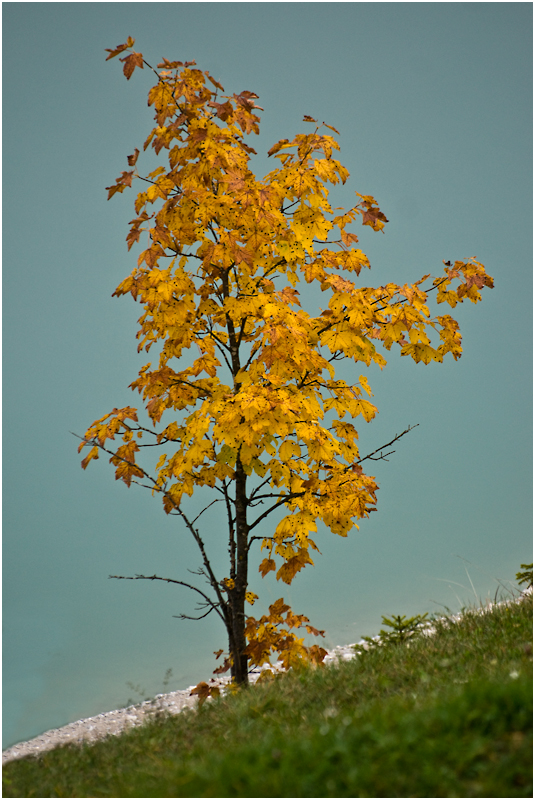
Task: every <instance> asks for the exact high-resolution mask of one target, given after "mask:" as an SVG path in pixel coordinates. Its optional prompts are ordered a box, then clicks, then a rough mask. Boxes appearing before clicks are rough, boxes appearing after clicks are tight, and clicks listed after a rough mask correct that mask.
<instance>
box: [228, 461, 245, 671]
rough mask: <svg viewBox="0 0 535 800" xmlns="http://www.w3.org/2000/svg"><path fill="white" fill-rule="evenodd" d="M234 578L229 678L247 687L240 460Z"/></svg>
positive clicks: (236, 472) (237, 487)
mask: <svg viewBox="0 0 535 800" xmlns="http://www.w3.org/2000/svg"><path fill="white" fill-rule="evenodd" d="M235 475H236V477H235V485H236V551H237V552H236V555H237V558H236V578H235V586H234V589H233V590H232V595H231V596H232V600H231V608H232V626H233V633H234V652H233V654H232V657H233V665H232V677H233V679H234V680H235V681H236V683H237V684H239V685H242V686H247V684H248V683H249V675H248V670H247V662H248V659H247V656H246V655H245V654H244V650H245V647H246V646H247V642H246V639H245V593H246V591H247V556H248V547H247V544H248V538H249V528H248V525H247V499H246V493H245V487H246V481H247V475H246V474H245V471H244V469H243V466H242V463H241V460H240V456H239V454H238V457H237V459H236V470H235Z"/></svg>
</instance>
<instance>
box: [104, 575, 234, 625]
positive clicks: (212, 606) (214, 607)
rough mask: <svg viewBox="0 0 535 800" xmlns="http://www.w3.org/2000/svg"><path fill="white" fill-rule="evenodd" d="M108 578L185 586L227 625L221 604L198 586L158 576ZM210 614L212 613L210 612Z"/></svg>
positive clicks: (113, 576)
mask: <svg viewBox="0 0 535 800" xmlns="http://www.w3.org/2000/svg"><path fill="white" fill-rule="evenodd" d="M108 577H109V578H117V580H122V581H141V580H144V581H164V582H165V583H177V584H178V585H179V586H185V587H186V588H187V589H191V590H192V591H194V592H197V594H200V595H201V597H203V598H204V600H205V601H206V603H207V604H208V605H209V606H210V611H215V612H216V613H217V614H218V615H219V616H220V617H221V619H222V621H223V622H224V623H225V624H226V621H225V617H224V616H223V614H222V613H221V611H219V607H220V603H214V601H213V600H211V599H210V598H209V597H208V595H206V594H205V593H204V592H202V591H201V590H200V589H198V588H197V587H196V586H192V585H191V584H190V583H185V582H184V581H177V580H175V579H174V578H160V577H159V576H158V575H134V576H129V575H108ZM208 613H210V612H208ZM180 616H181V617H183V618H184V619H195V617H186V616H185V615H180ZM204 616H207V615H206V614H204ZM199 619H202V617H199Z"/></svg>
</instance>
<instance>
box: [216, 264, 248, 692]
mask: <svg viewBox="0 0 535 800" xmlns="http://www.w3.org/2000/svg"><path fill="white" fill-rule="evenodd" d="M221 279H222V290H223V296H224V297H228V296H229V273H228V271H225V272H223V274H222V275H221ZM227 331H228V335H229V345H230V355H231V361H232V377H233V378H234V392H235V394H237V393H238V392H239V391H240V384H239V383H236V377H237V375H238V373H239V371H240V369H241V365H240V354H239V349H240V342H239V338H238V337H237V336H236V330H235V328H234V323H233V321H232V318H231V317H230V316H229V315H227ZM246 484H247V475H246V474H245V470H244V469H243V465H242V463H241V459H240V453H239V451H238V456H237V458H236V468H235V470H234V485H235V487H236V495H235V514H236V529H235V530H236V538H235V541H234V543H233V549H234V554H235V558H234V565H235V570H236V571H235V576H233V577H234V588H233V589H231V591H230V592H229V600H230V613H231V616H232V620H231V626H232V631H230V630H229V632H228V633H229V650H230V653H231V655H232V678H233V680H234V681H235V682H236V683H237V684H238V685H241V686H247V685H248V683H249V673H248V670H247V663H248V658H247V656H246V655H245V653H244V651H245V648H246V646H247V641H246V638H245V593H246V591H247V556H248V547H247V544H248V538H249V527H248V525H247V495H246Z"/></svg>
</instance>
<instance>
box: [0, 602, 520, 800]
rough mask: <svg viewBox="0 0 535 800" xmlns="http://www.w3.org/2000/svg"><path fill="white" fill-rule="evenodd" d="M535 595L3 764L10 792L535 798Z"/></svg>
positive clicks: (34, 794)
mask: <svg viewBox="0 0 535 800" xmlns="http://www.w3.org/2000/svg"><path fill="white" fill-rule="evenodd" d="M532 611H533V600H532V598H528V599H526V600H524V601H523V602H522V603H519V604H513V605H509V606H502V607H499V608H496V609H494V610H493V611H492V613H486V614H477V613H474V612H466V613H465V615H464V617H463V619H462V621H461V622H460V623H458V624H446V623H444V624H441V625H440V626H439V628H438V631H437V633H436V635H435V636H433V637H422V636H421V637H419V638H418V639H417V640H414V641H413V642H412V643H411V645H410V646H409V647H407V646H406V645H398V646H387V647H382V648H380V649H378V650H376V651H374V652H369V653H367V654H365V655H364V656H362V657H360V658H358V659H355V660H354V661H351V662H345V663H340V664H339V665H337V666H334V667H328V668H325V669H316V670H305V671H303V672H301V673H295V674H288V675H285V676H282V677H281V678H280V679H276V680H274V681H273V682H271V683H270V684H264V685H262V686H255V687H252V688H251V689H249V690H248V691H245V692H240V693H238V694H237V695H235V696H232V697H226V698H223V699H221V700H218V701H215V702H210V703H206V704H205V705H204V706H203V707H202V709H201V710H200V711H199V712H198V713H195V712H185V713H183V714H181V715H178V716H176V717H171V718H164V719H161V718H160V719H155V720H154V722H152V723H150V724H148V725H146V726H144V727H143V728H138V729H134V730H132V731H130V732H128V733H126V734H123V735H122V736H120V737H117V738H113V737H111V738H109V739H107V740H105V741H101V742H97V743H95V744H93V745H89V746H84V747H80V748H78V747H74V746H67V747H64V748H59V749H57V750H54V751H52V752H49V753H48V754H44V755H42V756H40V757H39V758H26V759H23V760H20V761H15V762H12V763H10V764H8V765H6V767H5V768H4V794H3V796H4V797H532V796H533V795H532V772H531V753H532V732H531V714H532V712H531V708H532V682H531V667H532V645H531V642H532V630H531V620H532Z"/></svg>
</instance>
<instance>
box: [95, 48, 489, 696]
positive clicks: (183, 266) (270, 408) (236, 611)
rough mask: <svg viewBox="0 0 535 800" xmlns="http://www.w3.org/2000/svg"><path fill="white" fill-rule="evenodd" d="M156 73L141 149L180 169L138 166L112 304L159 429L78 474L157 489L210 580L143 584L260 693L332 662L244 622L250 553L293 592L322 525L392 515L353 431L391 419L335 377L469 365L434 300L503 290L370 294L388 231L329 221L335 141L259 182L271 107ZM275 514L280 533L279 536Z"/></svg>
mask: <svg viewBox="0 0 535 800" xmlns="http://www.w3.org/2000/svg"><path fill="white" fill-rule="evenodd" d="M133 46H134V40H133V39H131V38H129V39H128V40H127V42H126V43H125V44H123V45H119V46H118V47H116V48H114V49H110V50H109V51H108V52H109V55H108V59H110V58H113V57H115V56H117V55H119V54H123V56H122V58H121V60H122V62H123V69H124V74H125V75H126V77H127V79H130V77H131V75H132V73H133V72H134V70H135V68H136V67H137V68H141V69H143V68H145V67H148V68H149V69H153V68H152V67H150V65H149V64H148V63H147V62H146V61H145V60H144V58H143V56H142V54H141V53H138V52H135V51H134V50H133V49H132V48H133ZM153 71H154V72H155V74H156V77H157V81H156V83H155V85H154V86H153V87H152V88H151V90H150V91H149V105H151V106H153V107H154V110H155V123H156V124H155V127H153V129H152V130H151V132H150V133H149V135H148V137H147V140H146V141H145V143H144V149H145V150H146V149H147V148H148V147H149V146H151V147H152V148H153V149H154V152H155V153H156V155H160V154H161V156H163V157H164V158H163V162H164V163H163V164H162V165H161V166H158V167H157V169H155V170H153V171H152V172H150V173H149V174H148V175H142V174H140V173H139V171H138V166H137V165H138V157H139V155H140V152H139V150H138V149H136V150H135V152H134V153H133V154H132V155H130V156H128V166H129V168H130V169H129V170H127V171H124V172H122V173H121V175H120V176H119V177H118V178H117V179H116V181H115V183H114V184H113V185H111V186H110V187H108V198H111V197H113V196H114V195H115V194H116V193H122V192H124V191H125V189H126V188H128V187H132V186H133V183H134V181H140V182H141V186H140V189H141V191H139V193H138V194H137V197H136V199H135V203H134V206H135V214H136V216H135V218H134V219H133V220H132V221H131V222H130V231H129V233H128V236H127V243H128V248H129V249H130V248H132V247H133V246H134V245H135V244H136V245H138V243H139V244H141V248H142V249H141V252H140V254H139V257H138V260H137V266H136V268H135V269H134V270H133V272H132V274H131V275H129V276H128V277H126V278H125V279H124V280H123V281H122V282H121V283H120V284H119V286H118V287H117V289H116V290H115V292H114V294H115V295H116V296H121V295H125V294H130V295H131V296H132V298H133V299H134V300H135V301H136V302H138V303H140V305H141V306H142V308H143V311H142V314H141V316H140V318H139V331H138V333H137V338H138V340H139V344H138V351H139V352H140V351H142V350H144V351H146V352H149V351H151V355H153V361H151V362H150V363H147V364H146V365H145V366H143V367H142V368H141V369H140V371H139V374H138V377H137V378H136V379H135V380H134V381H133V383H132V384H131V388H132V389H133V390H136V391H137V392H138V393H139V394H140V395H141V397H142V401H143V406H144V409H145V411H146V414H147V415H148V418H149V420H150V422H149V423H148V424H145V425H144V424H142V421H140V419H139V417H138V411H137V409H135V408H133V407H126V408H120V409H119V408H114V409H113V410H112V411H111V412H110V413H108V414H106V415H105V416H103V417H101V418H100V419H98V420H96V421H95V422H94V423H93V424H92V425H91V426H90V427H89V429H88V430H87V432H86V434H85V436H84V438H83V441H82V443H81V445H80V450H81V449H82V448H84V447H86V446H87V447H89V448H90V449H89V452H88V454H87V455H86V456H85V458H84V460H83V461H82V466H83V468H84V469H85V468H86V467H87V465H88V463H89V462H90V461H91V460H92V459H96V458H98V457H99V454H100V453H101V452H105V453H108V454H109V455H110V462H111V463H112V464H113V465H114V467H115V477H116V479H120V480H122V481H123V482H124V483H125V484H126V485H127V486H130V485H131V484H132V483H136V484H140V485H142V486H144V487H147V488H149V489H151V491H152V493H153V494H155V495H159V496H160V497H161V500H162V502H163V508H164V511H165V513H166V514H171V515H177V516H178V517H180V519H181V522H182V523H183V524H184V525H185V526H186V528H187V529H188V530H189V531H190V533H191V535H192V536H193V537H194V539H195V541H196V543H197V545H198V547H199V551H200V555H201V560H202V566H201V568H200V570H199V572H198V574H199V575H201V576H202V577H203V578H204V579H205V580H206V582H207V584H208V588H207V589H206V590H204V589H203V590H201V589H199V588H198V587H197V586H193V585H192V584H190V583H186V582H184V581H182V580H176V579H169V578H164V577H159V576H155V575H154V576H143V575H139V576H136V577H137V578H138V579H150V580H169V581H171V582H175V583H178V584H181V585H184V586H188V587H189V588H190V589H193V590H194V591H195V592H197V593H198V596H200V597H201V600H200V606H199V610H201V611H202V612H203V613H202V614H201V616H206V615H207V614H209V613H211V612H215V613H216V614H218V615H219V616H220V618H221V620H222V621H223V623H224V625H225V627H226V631H227V634H228V638H229V651H228V655H227V657H226V658H225V661H224V664H223V666H222V667H221V671H222V670H223V668H224V669H225V670H226V669H228V668H230V669H231V670H232V676H233V678H234V680H235V681H236V682H237V683H246V682H247V674H248V670H249V669H250V666H251V665H263V664H266V663H268V662H269V659H270V656H271V655H272V654H273V653H276V654H278V657H279V658H281V659H282V661H283V664H284V666H285V667H289V666H291V665H292V663H295V662H296V660H299V659H313V660H315V661H318V662H320V661H321V660H322V658H323V656H324V654H325V650H323V649H322V648H320V647H318V646H317V645H313V646H311V647H306V646H305V645H304V638H299V636H298V634H297V630H298V629H301V628H303V627H305V628H306V630H308V632H311V633H315V634H317V635H319V634H321V633H322V632H321V631H317V630H316V629H314V628H313V627H312V626H311V625H310V624H309V621H308V619H307V618H306V617H304V616H303V615H295V614H294V613H293V612H292V611H291V609H290V608H289V606H288V605H287V604H286V603H285V602H284V600H283V598H280V600H278V601H277V602H276V603H274V604H272V605H271V607H270V609H269V613H267V614H265V615H264V616H262V617H260V618H259V619H256V618H255V617H253V616H252V615H248V614H247V613H246V611H245V608H246V606H245V604H246V603H248V604H251V605H253V604H254V603H255V601H256V600H257V596H256V595H255V594H254V593H253V592H251V591H250V589H249V588H248V584H249V566H250V562H251V560H252V555H253V553H254V554H255V556H256V554H257V553H258V550H260V553H259V558H258V561H256V562H255V567H256V569H258V570H259V571H260V573H261V574H262V576H265V575H267V574H268V573H270V572H275V574H276V578H277V580H280V581H282V582H283V583H286V584H290V583H291V582H292V580H293V578H294V577H295V575H296V574H297V573H298V572H300V570H302V569H303V568H304V567H306V566H307V565H312V564H313V560H312V555H311V554H312V552H313V551H319V547H318V544H317V542H316V540H315V538H317V530H318V529H317V523H318V521H321V522H322V523H323V524H324V525H325V526H327V528H329V529H330V530H331V531H332V533H334V534H336V535H339V536H347V535H348V533H349V532H350V531H351V530H352V528H354V527H358V525H357V521H358V520H359V519H362V518H366V517H367V516H368V515H369V513H370V512H371V511H373V510H374V509H375V505H376V502H377V498H376V491H377V488H378V487H377V484H376V482H375V479H374V477H372V476H370V475H367V474H366V473H365V472H364V469H363V467H362V463H363V462H364V461H366V460H373V459H376V458H381V457H382V456H383V451H382V450H381V448H377V450H376V451H375V452H374V453H370V454H368V455H366V456H362V454H361V453H360V451H359V448H358V445H357V442H358V432H357V428H356V427H355V424H354V422H355V420H357V419H358V418H359V417H362V418H363V419H364V421H365V422H370V421H371V420H372V419H373V418H374V416H375V414H376V413H377V409H376V407H375V406H374V405H373V403H372V402H371V400H370V398H371V396H372V392H371V389H370V386H369V384H368V380H367V378H366V376H365V375H364V374H360V376H359V378H358V380H355V381H354V382H353V383H348V382H346V381H345V380H343V379H341V378H340V377H337V374H336V363H337V361H339V360H341V359H351V360H352V361H354V362H355V364H357V365H359V366H360V368H361V370H362V369H363V367H364V366H365V367H369V366H370V365H371V364H372V363H374V364H377V365H379V367H381V368H382V367H383V366H384V365H385V364H386V359H385V356H384V351H385V350H386V351H389V350H391V349H392V347H393V346H396V348H399V351H400V354H401V355H402V356H409V357H410V358H412V359H413V360H414V361H416V362H423V363H424V364H429V363H430V362H431V361H436V362H442V361H443V359H444V358H445V357H446V356H448V354H451V356H452V357H453V358H454V359H455V360H457V359H458V358H460V356H461V353H462V347H461V335H460V332H459V325H458V323H457V322H456V321H455V320H454V319H453V318H452V317H451V316H450V314H447V313H445V314H442V315H436V316H432V313H431V311H430V308H429V300H431V299H434V301H435V303H436V304H438V305H441V304H446V305H448V306H449V307H451V308H452V309H453V308H455V306H456V305H457V303H462V302H464V301H465V300H469V301H471V302H472V303H477V302H478V301H479V300H480V299H481V294H480V290H481V289H483V288H484V287H485V286H486V287H492V286H493V281H492V278H491V277H489V276H488V275H487V274H486V272H485V268H484V266H483V265H482V264H481V263H479V262H478V261H477V260H475V259H468V260H466V261H456V262H455V263H453V264H452V263H450V262H444V267H443V269H442V273H441V275H439V276H438V277H432V276H431V275H430V274H427V275H424V276H423V277H422V278H421V279H420V280H418V281H417V282H416V283H411V284H408V283H405V284H403V285H397V284H394V283H388V284H386V285H383V286H378V287H368V286H362V285H361V284H360V280H361V279H360V275H361V273H362V272H363V271H366V270H368V269H369V267H370V264H369V261H368V258H367V257H366V255H365V254H364V253H363V252H362V250H360V249H359V247H358V246H357V245H358V242H359V238H358V235H357V234H356V233H355V229H354V227H353V225H354V223H357V222H359V221H360V223H361V224H362V225H363V226H366V227H369V228H371V229H372V230H373V231H375V232H380V231H383V229H384V227H385V225H386V223H387V222H388V220H387V218H386V216H385V214H384V213H383V212H382V211H381V210H380V208H379V205H378V203H377V202H376V200H375V199H374V197H372V196H371V195H362V194H359V193H356V202H355V205H354V206H352V207H351V208H348V209H347V210H344V209H339V208H335V209H333V208H332V207H331V205H330V202H329V185H336V184H338V183H340V182H341V183H346V181H347V180H348V177H349V173H348V171H347V169H346V168H345V167H344V166H342V164H341V163H340V162H339V161H337V160H336V159H335V158H334V157H333V153H335V152H336V151H338V150H339V149H340V148H339V145H338V143H337V141H336V138H335V136H338V135H339V134H338V131H336V129H335V128H333V127H332V126H330V125H327V124H325V123H320V122H319V121H317V120H315V119H313V118H312V117H310V116H305V117H304V123H306V125H307V126H308V129H309V132H308V133H300V134H297V135H296V136H294V137H293V138H292V139H281V140H280V141H278V142H277V143H276V144H274V145H273V147H271V149H270V150H269V151H268V155H269V156H270V157H273V159H274V160H275V161H276V162H277V165H276V166H274V168H273V169H272V171H270V172H269V173H268V174H267V175H265V176H264V177H263V178H258V177H256V176H255V174H253V172H252V171H251V168H250V162H251V157H252V156H253V155H254V154H255V150H254V149H253V147H251V145H250V144H248V143H246V139H247V138H248V137H249V136H250V135H251V134H253V135H254V134H258V132H259V125H260V117H259V115H258V112H259V111H262V110H263V109H262V108H261V107H260V106H258V105H257V103H256V101H257V100H258V96H257V95H256V94H255V93H254V92H251V91H242V92H241V93H240V94H228V95H226V94H224V89H223V87H222V86H221V84H220V83H219V82H218V81H217V80H216V79H215V78H213V77H212V76H211V75H210V74H209V73H208V72H203V71H201V70H200V69H198V68H197V67H196V64H195V62H185V63H183V62H180V61H168V60H167V59H163V61H162V63H160V64H158V66H157V69H154V70H153ZM143 243H145V244H143ZM306 284H315V285H317V286H319V288H320V289H321V292H323V293H324V296H325V307H324V308H323V309H312V311H315V312H316V313H309V312H308V311H307V310H306V308H304V307H303V306H302V295H301V294H300V291H299V287H300V286H301V287H302V286H303V285H306ZM358 371H360V370H358ZM164 417H165V421H164ZM405 432H406V431H405ZM405 432H404V433H405ZM402 435H403V434H400V435H399V436H396V437H394V439H393V441H395V440H396V439H397V438H400V436H402ZM389 444H392V442H391V443H389ZM385 446H387V445H385ZM153 447H156V448H157V451H161V453H159V457H158V458H157V459H154V460H155V465H154V467H153V468H149V467H148V466H147V464H146V463H145V462H146V459H143V460H140V458H139V456H138V454H139V453H140V451H141V450H142V448H153ZM149 452H150V453H151V454H152V452H153V451H152V450H151V451H149ZM200 487H209V488H210V489H211V490H213V493H214V497H215V500H214V502H220V503H221V504H222V507H223V509H224V513H225V518H226V523H227V524H226V531H225V533H224V535H225V536H226V537H227V542H228V556H229V566H228V574H227V575H222V576H218V575H216V574H215V573H214V570H213V568H212V563H211V561H210V557H209V553H208V548H207V543H206V537H205V536H204V535H202V534H201V532H200V527H201V526H200V524H199V525H197V524H196V520H192V519H191V517H190V515H189V514H188V512H187V510H185V507H184V498H185V497H191V496H192V495H193V493H194V491H195V490H196V489H197V488H200ZM277 512H278V513H277ZM281 512H282V518H280V517H281ZM271 514H275V515H276V516H277V517H279V519H278V521H277V523H276V525H274V527H273V528H272V529H266V525H265V524H263V523H264V522H265V520H267V518H268V517H269V516H270V515H271ZM255 546H256V549H252V548H255ZM114 577H122V576H114ZM183 616H185V615H183ZM199 618H200V617H199ZM221 653H222V651H220V652H219V655H221Z"/></svg>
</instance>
